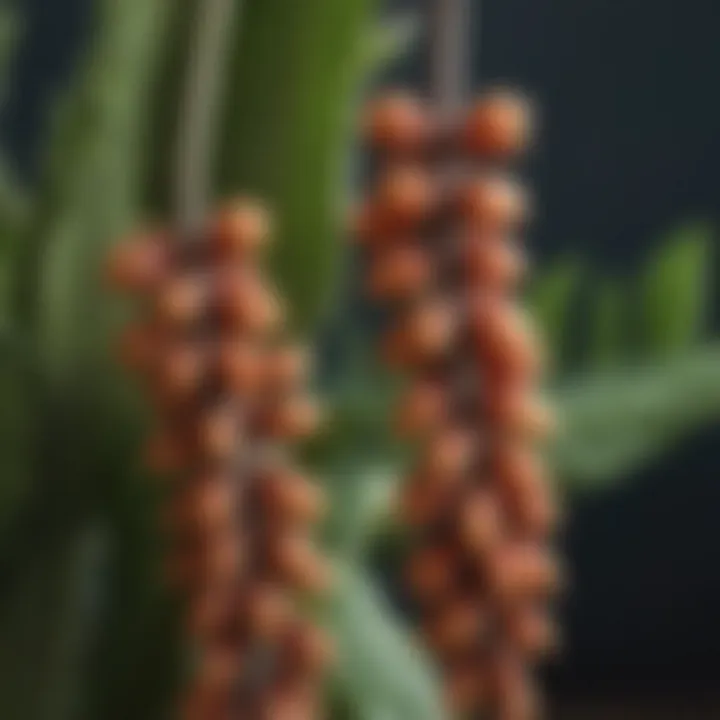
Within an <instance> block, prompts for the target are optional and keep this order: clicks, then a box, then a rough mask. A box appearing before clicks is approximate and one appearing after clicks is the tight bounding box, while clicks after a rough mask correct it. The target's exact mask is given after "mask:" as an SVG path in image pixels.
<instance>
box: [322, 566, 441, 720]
mask: <svg viewBox="0 0 720 720" xmlns="http://www.w3.org/2000/svg"><path fill="white" fill-rule="evenodd" d="M339 576H340V577H339V583H338V585H339V587H338V590H337V597H336V598H335V600H334V607H333V608H332V613H331V621H332V629H333V631H334V633H335V637H336V640H337V642H338V646H339V652H340V662H339V666H338V668H337V674H338V680H339V681H340V682H341V683H342V687H343V688H344V689H345V692H346V693H347V695H348V697H349V698H350V700H351V703H352V705H353V707H355V708H356V709H357V711H358V714H359V716H360V717H361V718H365V717H368V718H373V717H375V718H377V717H378V715H377V713H378V712H381V713H382V715H380V717H382V718H385V719H387V720H407V718H413V720H441V719H442V718H443V717H445V715H444V712H443V709H442V703H441V700H440V693H439V685H438V682H437V679H436V677H435V676H434V674H433V672H432V671H431V669H430V666H429V663H428V661H427V660H426V658H425V657H424V655H423V653H422V651H421V650H420V648H419V646H416V645H415V644H414V643H413V642H412V641H411V639H410V637H409V636H408V634H407V633H406V631H405V630H404V628H403V626H402V622H401V620H400V618H399V616H396V615H394V613H393V612H392V611H391V609H390V608H389V606H388V603H387V602H386V601H385V600H384V599H383V598H382V597H381V596H380V594H379V592H378V590H377V589H376V588H375V586H374V585H373V583H372V581H371V580H370V579H369V578H368V577H367V576H366V575H365V574H364V573H363V571H362V570H361V569H359V568H357V567H353V566H350V565H346V566H343V567H342V568H341V572H340V573H339ZM373 713H375V714H373Z"/></svg>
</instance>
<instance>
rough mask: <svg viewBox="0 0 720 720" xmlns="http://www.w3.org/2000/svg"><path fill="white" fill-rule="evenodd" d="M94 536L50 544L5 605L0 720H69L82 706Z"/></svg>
mask: <svg viewBox="0 0 720 720" xmlns="http://www.w3.org/2000/svg"><path fill="white" fill-rule="evenodd" d="M97 539H98V538H97V536H96V534H95V533H94V532H92V531H89V530H87V529H85V530H83V531H79V532H69V531H66V532H63V533H62V534H60V535H52V536H48V538H47V544H46V545H43V546H42V547H41V548H40V552H38V553H37V554H35V555H34V556H33V557H31V558H28V562H27V565H26V566H25V567H24V569H23V570H24V571H23V575H22V577H21V579H20V582H18V583H17V584H16V585H15V586H14V587H13V588H12V590H11V591H10V592H9V593H8V595H7V597H4V598H3V605H2V608H3V615H2V618H0V637H2V643H0V714H2V717H3V718H7V720H71V718H74V717H77V716H78V714H77V710H78V704H79V703H80V702H81V695H82V687H83V678H82V676H81V673H82V663H83V660H84V657H85V653H86V652H87V648H88V646H89V642H90V641H91V638H90V637H89V635H88V633H91V632H92V629H93V627H94V623H93V622H92V620H91V617H90V616H91V613H92V611H93V607H92V603H93V600H94V596H95V594H96V592H95V587H94V583H95V582H96V581H97V578H98V573H97V561H98V559H99V556H98V552H97V551H98V546H97Z"/></svg>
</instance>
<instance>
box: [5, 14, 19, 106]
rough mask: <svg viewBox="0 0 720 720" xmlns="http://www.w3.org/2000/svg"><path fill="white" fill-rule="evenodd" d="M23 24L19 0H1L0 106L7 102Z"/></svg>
mask: <svg viewBox="0 0 720 720" xmlns="http://www.w3.org/2000/svg"><path fill="white" fill-rule="evenodd" d="M22 30H23V28H22V24H21V22H20V21H19V17H18V10H17V2H16V1H15V0H1V1H0V107H2V106H3V105H4V103H5V99H6V96H7V89H8V85H9V77H10V74H11V72H12V68H13V62H14V60H15V54H16V50H17V46H18V41H19V40H20V36H21V35H22Z"/></svg>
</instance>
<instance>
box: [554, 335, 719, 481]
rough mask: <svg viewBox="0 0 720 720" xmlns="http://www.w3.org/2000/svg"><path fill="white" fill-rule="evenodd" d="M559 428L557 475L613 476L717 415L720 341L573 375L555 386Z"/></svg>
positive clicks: (611, 478)
mask: <svg viewBox="0 0 720 720" xmlns="http://www.w3.org/2000/svg"><path fill="white" fill-rule="evenodd" d="M556 403H557V407H558V410H559V412H560V417H561V419H562V431H561V432H560V434H559V436H558V438H557V441H556V443H555V445H554V447H553V448H552V457H553V461H554V464H555V466H556V468H557V471H558V475H559V477H560V480H561V482H563V483H566V484H568V485H569V486H570V487H585V486H595V485H604V484H607V483H609V482H618V481H621V480H622V479H623V478H624V477H626V476H627V475H628V474H629V473H630V472H631V471H633V470H635V469H636V468H637V467H639V466H642V465H643V464H645V463H648V462H650V461H652V460H653V459H655V458H658V457H659V456H660V455H661V454H662V453H664V452H667V451H668V449H669V448H670V447H671V446H672V444H673V443H675V442H677V441H678V440H680V439H682V438H683V437H684V436H685V435H687V433H689V432H691V431H692V430H694V429H695V428H697V427H699V426H701V425H702V424H704V423H707V422H711V421H713V420H716V419H717V418H719V417H720V348H718V347H717V346H716V345H710V346H707V347H704V348H700V349H698V350H696V351H693V352H692V353H687V354H684V355H682V356H681V357H678V358H675V359H672V358H671V359H666V360H665V361H663V362H662V363H660V364H656V365H650V366H643V367H636V368H633V369H631V370H625V371H621V370H617V371H614V372H611V373H607V374H604V375H598V374H589V375H587V376H584V377H580V378H576V379H575V380H573V381H572V382H571V383H569V384H567V385H565V386H564V387H561V388H560V389H559V390H558V391H557V393H556Z"/></svg>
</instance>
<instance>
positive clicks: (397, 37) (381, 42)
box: [366, 13, 420, 72]
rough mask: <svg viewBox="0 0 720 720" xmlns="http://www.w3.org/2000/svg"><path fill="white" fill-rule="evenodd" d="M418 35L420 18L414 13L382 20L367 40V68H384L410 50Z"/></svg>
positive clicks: (378, 69) (372, 69)
mask: <svg viewBox="0 0 720 720" xmlns="http://www.w3.org/2000/svg"><path fill="white" fill-rule="evenodd" d="M419 36H420V19H419V18H418V16H417V15H416V14H415V13H402V14H399V15H397V16H396V17H392V18H388V19H385V20H383V21H382V23H381V24H380V26H379V27H378V28H376V29H375V30H374V32H372V33H371V34H370V36H369V42H367V45H368V48H367V50H366V54H367V60H366V62H367V67H368V70H370V71H371V72H374V71H376V70H377V71H382V70H386V69H387V68H388V66H390V65H392V64H393V63H395V62H397V61H398V60H399V59H401V58H402V57H403V55H405V54H406V53H407V52H408V51H409V50H410V48H411V47H412V45H413V44H414V43H415V41H416V40H417V39H418V37H419Z"/></svg>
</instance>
